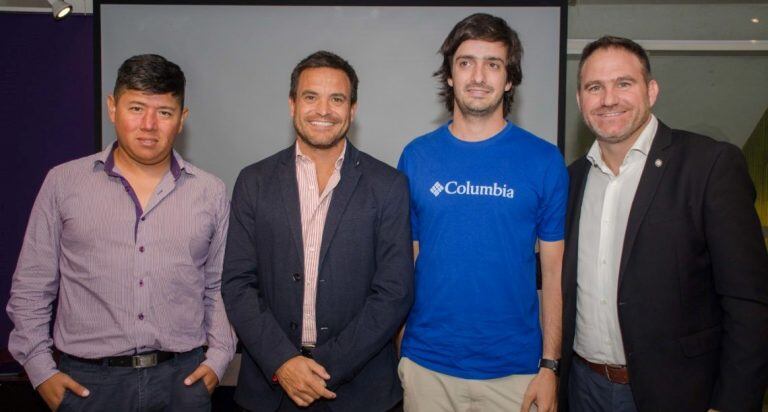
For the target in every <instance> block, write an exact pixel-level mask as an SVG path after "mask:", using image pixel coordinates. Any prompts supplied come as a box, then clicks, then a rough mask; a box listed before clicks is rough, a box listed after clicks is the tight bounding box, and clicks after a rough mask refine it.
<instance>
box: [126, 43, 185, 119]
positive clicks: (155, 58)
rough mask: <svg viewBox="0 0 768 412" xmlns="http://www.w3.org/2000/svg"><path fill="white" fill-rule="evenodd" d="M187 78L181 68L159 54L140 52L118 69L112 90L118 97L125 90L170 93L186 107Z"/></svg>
mask: <svg viewBox="0 0 768 412" xmlns="http://www.w3.org/2000/svg"><path fill="white" fill-rule="evenodd" d="M186 82H187V80H186V78H185V77H184V72H183V71H181V68H180V67H179V66H178V65H177V64H176V63H173V62H170V61H168V60H166V59H165V57H163V56H159V55H157V54H140V55H138V56H133V57H131V58H129V59H128V60H126V61H124V62H123V64H122V65H120V68H119V69H117V80H116V81H115V88H114V90H113V91H112V94H113V96H114V97H115V99H117V98H118V97H119V95H120V93H122V92H123V91H125V90H137V91H140V92H147V93H152V94H166V93H170V94H171V95H173V97H175V98H176V100H178V101H179V104H180V105H181V107H184V86H185V85H186Z"/></svg>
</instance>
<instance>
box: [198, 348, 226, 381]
mask: <svg viewBox="0 0 768 412" xmlns="http://www.w3.org/2000/svg"><path fill="white" fill-rule="evenodd" d="M233 357H234V353H228V352H226V351H222V350H220V349H215V348H208V350H207V351H206V352H205V360H204V361H203V365H206V366H208V367H209V368H211V369H213V371H214V372H216V377H217V378H219V383H221V379H222V378H224V372H226V370H227V366H229V362H230V361H232V358H233Z"/></svg>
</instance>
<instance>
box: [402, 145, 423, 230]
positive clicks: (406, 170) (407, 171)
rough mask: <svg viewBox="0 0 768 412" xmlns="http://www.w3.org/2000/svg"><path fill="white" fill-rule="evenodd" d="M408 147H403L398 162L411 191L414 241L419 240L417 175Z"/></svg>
mask: <svg viewBox="0 0 768 412" xmlns="http://www.w3.org/2000/svg"><path fill="white" fill-rule="evenodd" d="M408 158H409V155H408V148H407V147H406V148H405V149H403V153H402V154H401V155H400V160H399V161H398V162H397V170H399V171H401V172H402V173H403V174H404V175H405V176H406V177H407V178H408V189H410V192H411V237H412V238H413V241H414V242H418V241H419V219H418V216H417V214H416V189H415V188H414V187H413V182H414V180H415V176H414V175H413V173H414V172H413V170H412V167H410V166H411V164H410V163H411V162H409V161H408Z"/></svg>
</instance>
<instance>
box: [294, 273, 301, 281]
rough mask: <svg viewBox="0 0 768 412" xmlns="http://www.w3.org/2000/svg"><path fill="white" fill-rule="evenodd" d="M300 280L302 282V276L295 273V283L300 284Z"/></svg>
mask: <svg viewBox="0 0 768 412" xmlns="http://www.w3.org/2000/svg"><path fill="white" fill-rule="evenodd" d="M299 280H301V274H300V273H294V274H293V281H294V282H298V281H299Z"/></svg>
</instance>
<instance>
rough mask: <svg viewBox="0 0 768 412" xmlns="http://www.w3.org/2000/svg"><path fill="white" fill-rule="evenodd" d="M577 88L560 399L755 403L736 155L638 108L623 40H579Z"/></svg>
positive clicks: (754, 245)
mask: <svg viewBox="0 0 768 412" xmlns="http://www.w3.org/2000/svg"><path fill="white" fill-rule="evenodd" d="M578 87H579V89H578V102H579V107H580V109H581V112H582V115H583V118H584V121H585V123H586V124H587V125H588V126H589V128H590V129H591V130H592V131H593V132H594V134H595V135H596V142H595V144H594V145H593V146H592V149H591V150H590V151H589V153H588V154H587V155H586V156H585V157H583V158H581V159H579V160H577V161H576V162H574V163H573V164H572V165H571V166H570V175H571V192H570V196H569V202H568V217H567V222H566V232H567V233H566V252H565V265H564V271H563V295H564V298H563V314H564V315H563V359H562V365H561V366H562V377H561V387H560V406H561V408H562V409H564V410H571V411H635V410H640V411H706V410H708V409H709V410H723V411H759V410H760V409H761V401H762V397H763V393H764V391H765V389H766V382H768V256H766V248H765V244H764V243H763V239H762V235H761V231H760V223H759V221H758V218H757V214H756V212H755V209H754V204H753V203H754V199H755V191H754V186H753V184H752V182H751V181H750V178H749V175H748V173H747V168H746V162H745V161H744V157H743V155H742V154H741V153H740V151H739V150H738V148H736V147H735V146H733V145H731V144H728V143H723V142H717V141H714V140H712V139H710V138H707V137H704V136H700V135H696V134H693V133H689V132H685V131H681V130H672V129H670V128H669V127H667V126H666V125H664V124H663V123H661V122H659V121H658V120H657V119H656V118H655V117H654V116H653V115H651V113H650V108H651V107H652V106H653V103H654V102H655V100H656V96H657V95H658V89H659V88H658V84H657V83H656V81H655V80H652V79H651V77H650V65H649V63H648V57H647V55H646V53H645V51H644V50H643V49H642V47H640V46H639V45H638V44H636V43H634V42H632V41H631V40H628V39H623V38H617V37H603V38H601V39H599V40H597V41H595V42H593V43H591V44H590V45H588V46H587V47H586V48H585V49H584V52H583V54H582V57H581V62H580V64H579V86H578Z"/></svg>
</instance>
